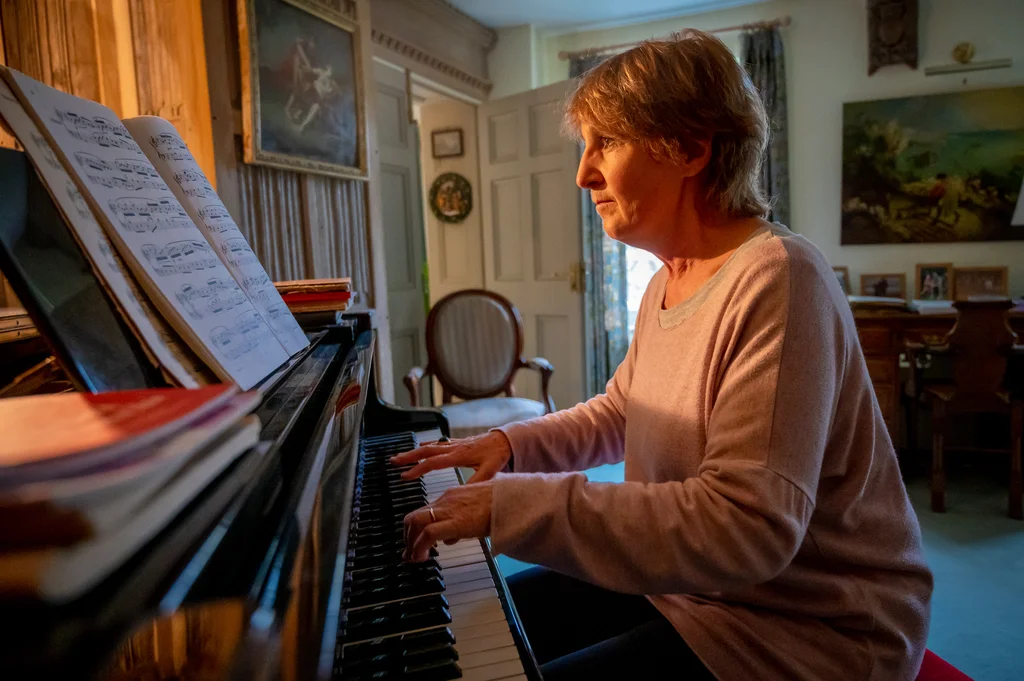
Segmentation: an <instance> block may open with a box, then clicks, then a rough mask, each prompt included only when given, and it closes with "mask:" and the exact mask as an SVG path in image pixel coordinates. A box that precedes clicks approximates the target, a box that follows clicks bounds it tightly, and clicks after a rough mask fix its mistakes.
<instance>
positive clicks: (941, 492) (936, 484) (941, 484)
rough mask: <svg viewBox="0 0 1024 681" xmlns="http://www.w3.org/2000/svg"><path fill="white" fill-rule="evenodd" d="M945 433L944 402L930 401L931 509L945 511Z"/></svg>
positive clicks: (939, 511) (937, 511)
mask: <svg viewBox="0 0 1024 681" xmlns="http://www.w3.org/2000/svg"><path fill="white" fill-rule="evenodd" d="M945 435H946V403H945V402H943V401H942V400H933V401H932V510H933V511H935V512H936V513H945V512H946V469H945V466H944V465H943V461H942V456H943V448H944V446H945V442H944V440H945Z"/></svg>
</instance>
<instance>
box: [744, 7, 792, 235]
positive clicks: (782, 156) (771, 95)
mask: <svg viewBox="0 0 1024 681" xmlns="http://www.w3.org/2000/svg"><path fill="white" fill-rule="evenodd" d="M740 41H741V44H742V56H741V59H742V61H743V65H744V66H745V67H746V69H747V73H749V74H750V79H751V80H752V81H753V83H754V86H755V87H757V89H758V92H760V93H761V100H762V101H763V102H764V107H765V110H766V111H767V112H768V119H769V121H771V138H770V140H769V142H768V153H767V155H766V157H765V161H764V166H763V167H762V169H761V186H762V187H764V190H765V192H766V193H767V194H768V196H769V197H770V198H771V199H772V201H773V203H772V211H771V215H770V216H769V219H771V220H775V221H777V222H781V223H782V224H784V225H786V226H787V227H789V228H790V229H792V227H793V225H792V224H790V221H789V220H790V214H789V131H788V129H787V119H788V115H789V103H788V102H787V100H786V59H785V56H784V55H783V49H782V34H781V33H780V32H779V29H778V27H774V28H761V29H758V30H756V31H750V32H749V33H744V34H743V35H742V36H740Z"/></svg>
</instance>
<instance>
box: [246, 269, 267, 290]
mask: <svg viewBox="0 0 1024 681" xmlns="http://www.w3.org/2000/svg"><path fill="white" fill-rule="evenodd" d="M270 285H271V281H270V277H269V276H268V275H267V273H266V272H263V273H261V274H256V275H253V276H250V277H243V278H242V288H244V289H245V290H246V291H257V290H259V289H262V288H266V287H267V286H270Z"/></svg>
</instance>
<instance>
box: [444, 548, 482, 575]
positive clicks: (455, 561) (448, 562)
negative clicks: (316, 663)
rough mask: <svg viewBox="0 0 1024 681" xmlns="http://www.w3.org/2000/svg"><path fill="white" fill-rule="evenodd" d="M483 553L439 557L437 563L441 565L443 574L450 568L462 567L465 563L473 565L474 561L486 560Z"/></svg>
mask: <svg viewBox="0 0 1024 681" xmlns="http://www.w3.org/2000/svg"><path fill="white" fill-rule="evenodd" d="M483 556H484V554H483V553H475V554H473V555H469V556H458V557H455V558H438V559H437V564H438V565H440V566H441V573H442V574H443V573H444V571H445V570H447V569H448V568H455V567H462V566H464V565H473V564H474V563H482V562H484V557H483Z"/></svg>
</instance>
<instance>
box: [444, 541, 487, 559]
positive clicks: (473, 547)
mask: <svg viewBox="0 0 1024 681" xmlns="http://www.w3.org/2000/svg"><path fill="white" fill-rule="evenodd" d="M475 553H483V551H482V550H481V549H480V542H477V541H473V542H459V543H458V544H455V545H453V546H449V545H447V544H445V543H444V542H441V543H439V544H438V545H437V555H438V556H439V557H441V558H460V557H462V556H469V555H472V554H475Z"/></svg>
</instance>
